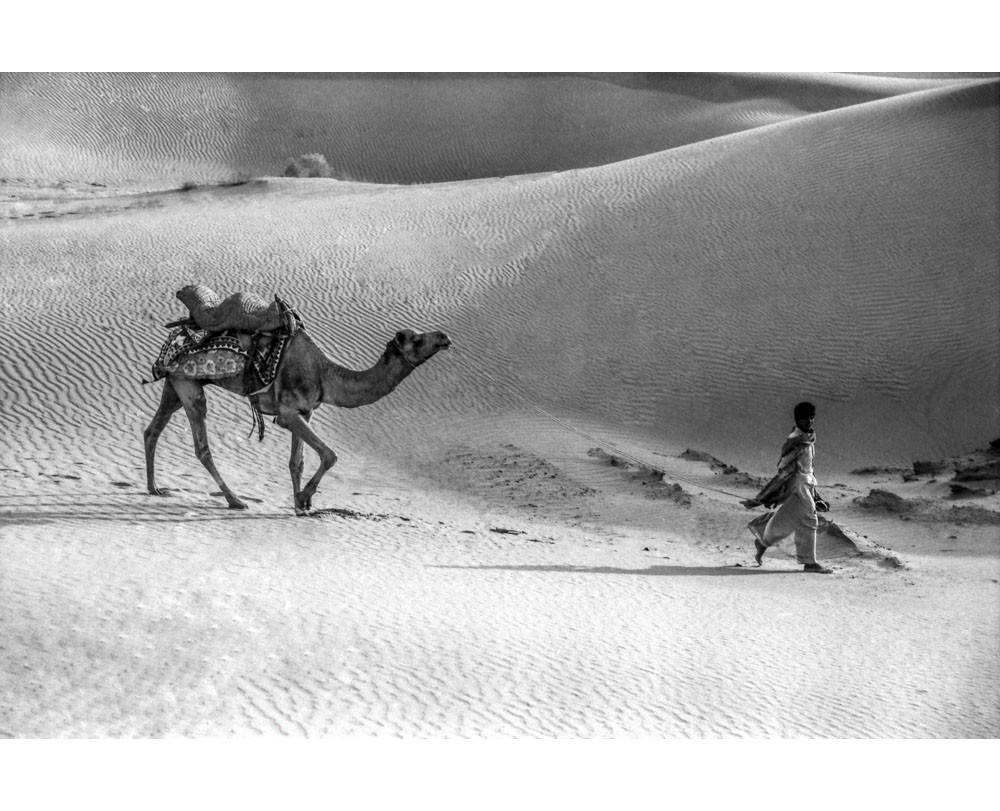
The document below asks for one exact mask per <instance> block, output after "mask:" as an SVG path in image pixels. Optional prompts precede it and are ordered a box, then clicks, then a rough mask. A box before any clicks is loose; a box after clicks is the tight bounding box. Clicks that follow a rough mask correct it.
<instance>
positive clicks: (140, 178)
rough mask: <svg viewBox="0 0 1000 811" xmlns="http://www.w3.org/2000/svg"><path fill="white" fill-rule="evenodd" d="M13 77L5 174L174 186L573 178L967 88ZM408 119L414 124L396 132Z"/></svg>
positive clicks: (776, 82) (679, 79)
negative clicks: (842, 110)
mask: <svg viewBox="0 0 1000 811" xmlns="http://www.w3.org/2000/svg"><path fill="white" fill-rule="evenodd" d="M0 82H2V85H0V93H2V94H3V97H4V110H2V111H0V146H2V147H3V148H2V150H0V177H4V178H19V179H42V180H52V179H54V178H63V179H71V180H91V181H100V182H102V183H104V184H108V183H113V184H115V185H133V186H136V187H139V188H147V187H152V188H162V187H164V185H169V184H171V183H173V184H175V185H179V184H180V183H183V182H201V183H210V182H220V181H226V180H230V179H233V178H239V177H245V176H259V175H279V174H281V173H282V172H283V171H284V169H285V167H286V165H287V164H288V162H289V161H290V159H292V158H294V157H297V156H299V155H302V154H308V153H313V152H319V153H322V154H325V155H326V156H327V158H328V159H329V160H330V162H331V165H332V166H333V167H334V168H335V169H336V170H337V171H338V172H339V173H341V174H342V175H346V176H349V177H351V178H354V179H357V180H363V181H369V182H378V183H418V182H423V183H426V182H441V181H448V180H464V179H468V178H479V177H490V176H497V175H521V174H527V173H532V172H541V171H565V170H568V169H574V168H579V167H582V166H599V165H603V164H606V163H612V162H615V161H619V160H623V159H626V158H629V157H635V156H638V155H643V154H647V153H650V152H656V151H662V150H664V149H671V148H674V147H677V146H682V145H684V144H688V143H696V142H699V141H702V140H705V139H708V138H711V137H715V136H717V135H724V134H730V133H734V132H740V131H744V130H746V129H753V128H756V127H759V126H764V125H768V124H772V123H776V122H780V121H785V120H789V119H793V118H797V117H800V116H802V115H804V114H808V113H815V112H819V111H821V110H829V109H834V108H839V107H845V106H848V105H852V104H857V103H859V102H861V101H870V100H872V99H876V98H887V97H891V96H894V95H898V94H901V93H910V92H913V91H914V90H916V89H917V88H923V87H936V86H940V85H942V84H947V83H949V82H955V80H954V79H951V80H949V79H927V78H885V77H881V78H880V77H871V76H867V77H866V76H849V75H829V74H824V75H819V74H811V75H810V74H793V75H784V74H770V75H768V74H662V75H655V74H654V75H637V76H630V75H628V74H614V75H611V76H607V75H604V76H600V75H598V76H587V75H569V74H566V75H559V74H546V75H542V76H537V75H520V76H519V75H515V76H509V75H507V76H504V75H499V76H498V75H492V74H485V75H480V74H473V75H470V76H465V77H454V76H450V77H449V76H445V77H437V78H435V79H428V78H427V77H421V76H412V75H409V74H399V75H388V76H387V75H375V74H362V75H356V74H354V75H352V74H333V75H326V76H317V75H304V76H303V75H285V74H276V75H267V74H257V75H255V74H235V75H234V74H197V73H180V74H170V73H167V74H162V73H161V74H149V73H146V74H94V73H88V74H8V75H6V76H4V77H2V79H0ZM400 119H401V120H405V121H406V122H407V124H406V127H405V128H398V127H395V126H394V125H393V122H394V121H396V120H400ZM83 167H87V170H86V171H85V172H84V173H83V174H81V168H83Z"/></svg>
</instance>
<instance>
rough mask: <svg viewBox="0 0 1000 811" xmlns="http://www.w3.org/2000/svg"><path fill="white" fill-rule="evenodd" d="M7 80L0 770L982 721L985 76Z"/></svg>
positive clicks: (990, 192) (0, 106)
mask: <svg viewBox="0 0 1000 811" xmlns="http://www.w3.org/2000/svg"><path fill="white" fill-rule="evenodd" d="M635 24H636V25H639V24H640V23H638V22H636V23H635ZM296 25H302V26H304V27H306V28H308V22H307V21H298V22H297V23H296ZM674 35H675V36H678V34H677V32H674ZM258 44H259V43H258ZM95 47H102V46H99V45H95ZM3 61H4V60H2V59H0V62H3ZM25 61H26V62H27V63H30V65H31V66H35V65H38V64H44V60H25ZM69 61H70V62H72V60H69ZM80 61H81V62H82V63H85V64H87V60H86V59H81V60H80ZM287 61H288V63H289V65H290V66H293V67H294V66H295V65H296V61H295V59H294V58H289V59H288V60H287ZM313 61H315V60H311V61H310V64H312V62H313ZM320 61H322V60H320ZM371 61H372V60H368V61H366V62H365V63H364V64H365V65H367V64H371ZM375 61H376V63H377V60H375ZM514 61H515V62H516V60H514ZM529 61H530V60H529ZM595 61H597V62H598V63H600V62H601V60H595ZM620 61H621V62H622V63H623V64H624V65H626V66H627V65H628V64H629V60H628V59H627V57H621V58H620ZM640 61H641V63H642V64H643V65H648V64H649V63H650V62H651V61H652V62H653V63H654V64H655V63H656V60H650V59H649V58H643V59H642V60H640ZM746 61H747V63H749V64H751V65H753V64H755V62H754V61H753V60H746ZM884 61H891V60H879V61H878V62H877V63H875V64H880V65H881V64H884ZM955 61H956V63H957V64H959V65H961V64H962V60H961V59H956V60H955ZM665 62H666V64H667V65H669V60H665ZM235 63H236V64H239V60H235ZM415 63H416V64H415V67H419V65H420V61H419V60H415ZM567 63H568V64H571V65H576V64H584V65H586V64H587V60H586V59H571V60H567ZM779 63H780V60H779ZM60 64H61V62H60ZM102 64H103V63H102ZM183 64H187V63H182V65H183ZM213 64H214V62H213ZM834 64H837V63H836V62H834ZM848 64H851V65H855V64H856V61H848ZM904 64H906V63H904ZM977 64H978V63H977ZM190 65H191V66H192V67H193V66H197V65H198V59H197V58H196V56H192V57H191V60H190ZM9 67H11V68H13V69H12V70H10V71H6V72H3V73H2V74H0V268H2V275H0V313H2V320H3V323H2V331H3V338H2V352H0V738H3V739H8V740H6V741H5V740H0V758H2V757H3V750H4V749H5V748H6V747H11V748H13V747H14V746H16V744H17V741H19V740H24V739H32V740H51V739H90V740H93V739H99V740H116V741H122V740H135V739H144V740H145V739H187V740H190V739H205V740H207V739H212V740H218V739H223V740H229V741H236V740H248V739H249V740H258V739H268V738H280V739H308V740H317V739H318V740H331V739H335V740H344V739H352V740H355V739H356V740H359V741H360V740H372V739H385V738H388V739H397V740H398V739H406V740H414V739H422V740H427V739H452V740H453V739H493V740H496V739H504V740H510V739H517V740H554V739H577V740H579V739H588V740H593V739H603V740H622V739H627V740H632V741H634V740H651V741H653V740H660V741H662V740H678V739H692V738H696V739H712V740H719V739H727V740H731V739H743V740H746V739H754V740H762V739H767V740H787V739H796V740H798V739H814V740H815V739H823V740H831V739H838V740H845V739H846V740H851V739H867V740H902V739H908V740H917V739H923V740H939V741H942V740H955V739H962V740H968V739H981V740H982V739H996V738H998V736H1000V678H998V677H1000V644H998V639H1000V492H998V491H1000V157H998V155H1000V96H998V90H1000V72H993V73H989V72H982V71H957V70H956V71H947V70H923V71H917V70H899V71H891V70H883V71H871V72H862V71H857V70H854V71H837V70H801V69H796V67H795V61H794V60H788V61H787V63H785V67H786V68H791V69H785V70H780V69H779V70H771V69H768V70H758V69H749V70H742V69H739V68H737V69H732V70H731V69H726V70H709V69H704V70H702V69H699V70H691V71H670V70H653V71H649V70H644V71H629V70H627V69H624V70H612V71H590V72H588V71H566V72H563V71H560V70H559V69H558V68H557V69H553V70H544V71H536V70H518V71H505V70H459V69H454V70H431V71H427V70H419V69H414V70H411V69H400V68H398V67H394V68H393V69H392V70H385V71H378V70H354V71H351V70H346V69H345V70H335V71H323V70H309V71H295V72H292V71H287V70H280V69H279V70H275V69H274V68H273V66H271V65H269V67H272V69H270V70H224V69H223V70H190V69H188V68H187V67H182V66H181V65H178V66H177V68H176V69H171V70H155V69H153V70H147V69H141V70H138V69H137V70H104V69H100V70H46V69H35V68H34V67H32V69H29V70H21V69H18V60H17V59H13V60H10V65H9ZM456 67H457V66H456ZM740 751H741V752H742V751H745V750H740ZM764 751H766V750H764ZM993 751H995V750H993ZM748 758H749V754H748ZM777 759H779V760H780V750H779V754H778V755H777ZM762 765H763V764H762ZM827 766H829V764H827ZM767 768H768V769H772V770H773V769H776V768H779V767H778V766H777V764H776V763H775V762H774V761H771V762H770V764H769V765H768V766H767ZM817 768H818V766H817ZM770 779H774V777H773V772H772V777H771V778H770ZM479 790H480V791H481V790H482V789H479ZM487 793H488V792H487ZM293 807H294V806H293ZM349 807H350V806H349ZM472 807H475V804H474V803H473V804H472ZM699 807H704V806H699Z"/></svg>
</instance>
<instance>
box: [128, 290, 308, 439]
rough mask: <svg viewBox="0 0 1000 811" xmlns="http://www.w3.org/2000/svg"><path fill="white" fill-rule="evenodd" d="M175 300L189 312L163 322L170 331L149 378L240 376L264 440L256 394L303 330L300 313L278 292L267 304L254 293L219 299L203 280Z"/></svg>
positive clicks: (180, 292) (266, 384) (267, 383)
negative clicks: (294, 338)
mask: <svg viewBox="0 0 1000 811" xmlns="http://www.w3.org/2000/svg"><path fill="white" fill-rule="evenodd" d="M177 298H179V299H180V300H181V301H182V302H183V303H184V304H185V306H186V307H187V308H188V313H189V315H188V317H187V318H181V319H178V320H177V321H171V322H170V323H168V324H167V325H166V327H167V328H168V329H170V330H171V332H170V334H169V335H168V336H167V340H166V341H165V342H164V344H163V346H162V347H161V349H160V354H159V356H158V357H157V359H156V361H154V363H153V366H152V371H153V380H158V379H159V378H161V377H166V376H167V375H169V374H178V373H179V374H180V375H181V376H184V377H188V378H190V379H194V380H213V379H220V378H226V377H234V376H235V375H238V374H242V375H243V388H244V391H245V392H246V395H247V398H248V399H249V400H250V410H251V412H252V414H253V428H251V429H250V431H251V433H253V431H254V428H256V429H257V431H258V438H259V439H263V438H264V418H263V415H262V414H261V411H260V399H259V398H260V394H261V393H262V392H263V391H265V390H266V389H268V388H270V386H271V385H272V384H273V383H274V379H275V377H276V376H277V373H278V366H279V364H280V363H281V359H282V357H283V355H284V352H285V347H286V345H287V344H288V342H289V340H290V339H291V338H292V336H293V335H294V334H295V333H296V332H298V331H299V330H300V329H302V328H303V324H302V319H301V318H299V314H298V313H297V312H296V311H295V309H294V308H292V307H290V306H289V305H288V304H286V303H285V302H284V301H283V300H282V299H281V298H280V297H279V296H277V295H275V297H274V301H273V302H272V303H271V304H268V303H267V302H266V301H264V299H262V298H261V297H260V296H258V295H255V294H253V293H235V294H233V295H231V296H229V297H228V298H226V299H224V300H220V299H219V297H218V296H217V295H216V294H215V291H214V290H212V289H211V288H210V287H206V286H205V285H203V284H189V285H187V286H186V287H182V288H181V289H180V290H178V291H177ZM147 382H152V381H146V380H143V383H147Z"/></svg>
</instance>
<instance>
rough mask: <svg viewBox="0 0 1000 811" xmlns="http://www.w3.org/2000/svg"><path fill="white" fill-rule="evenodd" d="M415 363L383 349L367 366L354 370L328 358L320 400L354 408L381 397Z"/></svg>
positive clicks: (397, 383)
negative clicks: (371, 364) (369, 365)
mask: <svg viewBox="0 0 1000 811" xmlns="http://www.w3.org/2000/svg"><path fill="white" fill-rule="evenodd" d="M414 368H415V367H414V366H413V365H412V364H410V363H408V362H407V361H405V360H404V359H403V357H402V356H401V355H400V354H399V353H398V352H393V351H391V350H386V351H385V353H383V355H382V357H381V358H379V359H378V361H377V362H376V364H375V365H374V366H372V367H371V368H370V369H365V370H364V371H361V372H356V371H354V370H352V369H345V368H344V367H343V366H340V365H338V364H336V363H334V362H333V361H331V360H327V361H326V363H325V364H324V367H323V373H322V381H323V395H322V397H323V402H324V403H329V404H330V405H336V406H340V407H341V408H357V407H358V406H364V405H369V404H370V403H374V402H376V401H377V400H381V399H382V398H383V397H385V396H386V395H387V394H389V392H391V391H392V390H393V389H394V388H396V386H398V385H399V384H400V383H401V382H402V381H403V380H405V379H406V377H407V376H408V375H409V374H410V372H412V371H413V369H414Z"/></svg>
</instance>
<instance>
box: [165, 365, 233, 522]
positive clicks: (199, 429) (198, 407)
mask: <svg viewBox="0 0 1000 811" xmlns="http://www.w3.org/2000/svg"><path fill="white" fill-rule="evenodd" d="M172 382H173V386H174V389H175V390H176V391H177V396H178V397H179V398H180V401H181V405H183V406H184V411H185V413H186V414H187V416H188V421H189V422H190V423H191V435H192V437H193V438H194V452H195V456H197V457H198V459H199V460H200V461H201V463H202V464H203V465H204V466H205V469H206V470H207V471H208V472H209V473H211V474H212V478H213V479H215V483H216V484H217V485H218V486H219V489H220V490H221V491H222V495H224V496H225V497H226V501H227V502H228V503H229V506H230V507H231V508H232V509H234V510H245V509H246V508H247V505H246V504H244V503H243V502H242V501H240V499H239V498H237V497H236V494H235V493H234V492H233V491H232V490H230V489H229V487H228V485H227V484H226V483H225V482H224V481H223V480H222V476H221V475H219V471H218V470H216V468H215V461H214V460H213V459H212V449H211V448H209V447H208V428H207V427H206V424H205V418H206V416H207V415H208V398H207V397H205V387H204V386H203V385H202V384H201V383H199V382H198V381H196V380H174V381H172Z"/></svg>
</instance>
